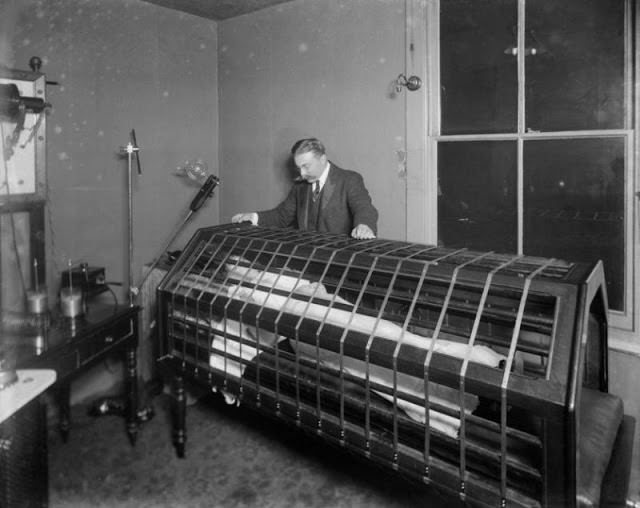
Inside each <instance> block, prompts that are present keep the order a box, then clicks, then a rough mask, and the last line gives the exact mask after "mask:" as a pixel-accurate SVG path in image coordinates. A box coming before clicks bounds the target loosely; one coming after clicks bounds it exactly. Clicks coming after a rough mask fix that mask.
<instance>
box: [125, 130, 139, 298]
mask: <svg viewBox="0 0 640 508" xmlns="http://www.w3.org/2000/svg"><path fill="white" fill-rule="evenodd" d="M138 150H139V149H138V147H136V146H133V144H132V143H128V144H127V146H126V147H125V152H126V153H127V200H128V201H127V203H128V204H127V224H128V228H129V241H128V262H129V279H128V283H127V294H128V295H129V306H133V297H132V293H131V288H132V287H133V187H132V177H131V158H132V157H133V154H134V152H137V151H138Z"/></svg>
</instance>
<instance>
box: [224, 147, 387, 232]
mask: <svg viewBox="0 0 640 508" xmlns="http://www.w3.org/2000/svg"><path fill="white" fill-rule="evenodd" d="M291 154H292V155H293V160H294V162H295V164H296V167H297V168H298V169H299V170H300V176H299V177H298V178H296V182H295V184H294V185H293V187H292V189H291V190H290V191H289V194H288V195H287V197H286V198H285V200H284V201H283V202H282V203H280V204H279V205H278V206H276V207H275V208H273V209H271V210H266V211H262V212H250V213H239V214H237V215H234V216H233V217H232V219H231V221H232V222H245V221H250V222H251V223H252V224H254V225H258V224H259V225H261V226H277V227H297V228H298V229H304V230H311V231H320V232H328V233H342V234H351V236H352V237H354V238H359V239H365V238H375V236H376V231H377V223H378V211H377V210H376V209H375V207H374V206H373V204H372V203H371V197H370V196H369V192H368V191H367V189H366V187H365V186H364V181H363V180H362V176H360V174H359V173H356V172H355V171H350V170H348V169H342V168H339V167H338V166H336V165H335V164H333V163H332V162H330V161H329V160H328V159H327V155H326V153H325V148H324V145H323V144H322V143H321V142H320V141H319V140H317V139H316V138H309V139H301V140H300V141H297V142H296V143H295V144H294V145H293V147H292V148H291Z"/></svg>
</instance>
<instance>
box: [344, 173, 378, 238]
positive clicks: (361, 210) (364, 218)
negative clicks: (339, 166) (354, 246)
mask: <svg viewBox="0 0 640 508" xmlns="http://www.w3.org/2000/svg"><path fill="white" fill-rule="evenodd" d="M349 179H350V180H351V181H350V182H348V184H347V186H346V190H347V205H348V206H349V211H350V212H351V216H352V217H353V227H356V226H358V225H359V224H366V225H367V226H369V227H370V228H371V230H372V231H373V232H374V233H375V234H378V210H376V208H375V207H374V206H373V203H372V202H371V196H369V191H367V188H366V187H365V186H364V180H363V179H362V176H361V175H360V173H356V172H355V171H351V172H349Z"/></svg>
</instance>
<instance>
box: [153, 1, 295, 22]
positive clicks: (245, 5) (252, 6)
mask: <svg viewBox="0 0 640 508" xmlns="http://www.w3.org/2000/svg"><path fill="white" fill-rule="evenodd" d="M145 1H147V2H149V3H152V4H156V5H160V6H162V7H167V8H169V9H175V10H177V11H182V12H187V13H189V14H194V15H196V16H201V17H203V18H208V19H213V20H216V21H220V20H223V19H228V18H233V17H236V16H240V15H242V14H247V13H249V12H254V11H259V10H260V9H264V8H265V7H270V6H272V5H277V4H283V3H285V2H290V1H291V0H145Z"/></svg>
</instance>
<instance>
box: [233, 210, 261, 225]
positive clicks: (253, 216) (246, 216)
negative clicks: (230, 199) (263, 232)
mask: <svg viewBox="0 0 640 508" xmlns="http://www.w3.org/2000/svg"><path fill="white" fill-rule="evenodd" d="M231 222H235V223H237V222H250V223H251V224H253V225H254V226H257V225H258V214H257V213H256V212H249V213H237V214H235V215H234V216H233V217H231Z"/></svg>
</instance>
